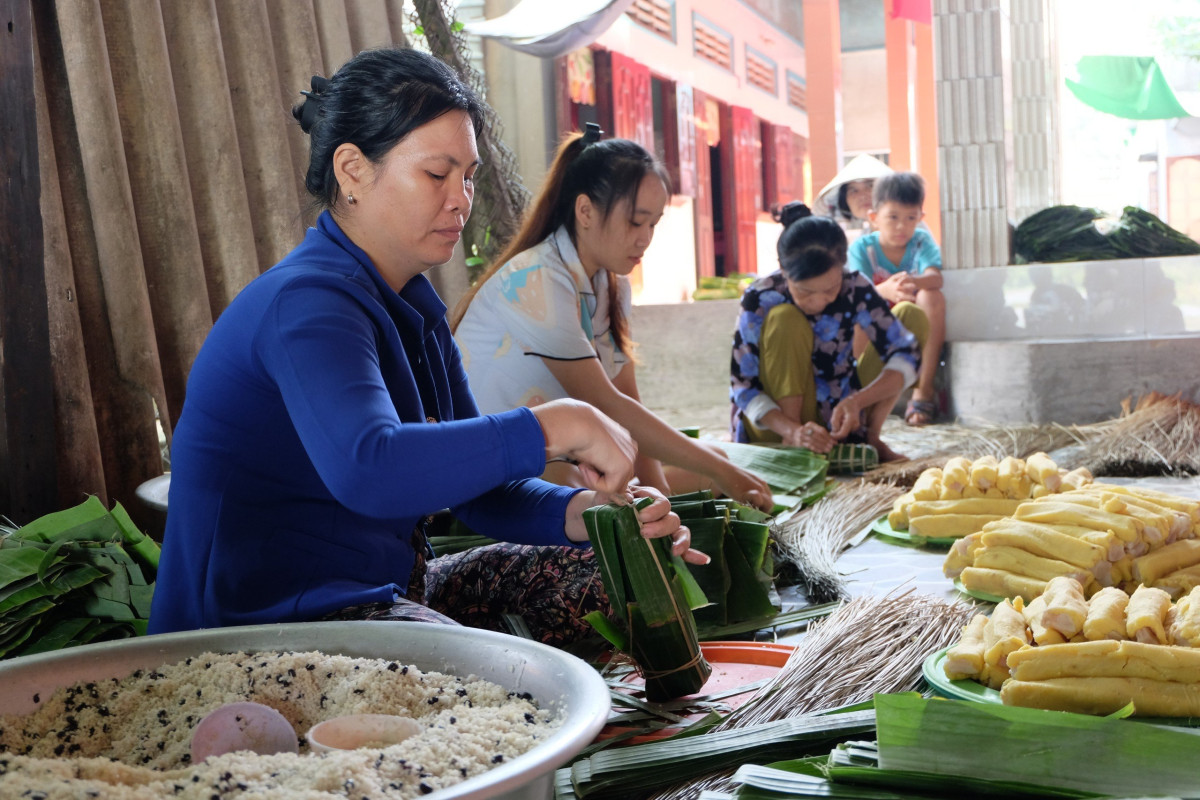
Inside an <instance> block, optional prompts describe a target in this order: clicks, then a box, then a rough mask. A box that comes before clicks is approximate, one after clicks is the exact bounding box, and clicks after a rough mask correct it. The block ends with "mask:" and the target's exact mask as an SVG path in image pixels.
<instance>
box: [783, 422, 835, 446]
mask: <svg viewBox="0 0 1200 800" xmlns="http://www.w3.org/2000/svg"><path fill="white" fill-rule="evenodd" d="M783 443H784V444H786V445H790V446H791V447H807V448H808V449H809V450H812V451H813V452H814V453H828V452H829V451H830V449H831V448H832V447H833V446H834V444H836V443H837V440H836V439H835V437H833V436H831V435H830V434H829V431H827V430H825V428H824V427H823V426H822V425H820V424H818V423H816V422H805V423H804V424H803V425H797V426H796V427H795V428H793V429H792V430H791V431H790V432H789V433H788V435H787V436H784V437H783Z"/></svg>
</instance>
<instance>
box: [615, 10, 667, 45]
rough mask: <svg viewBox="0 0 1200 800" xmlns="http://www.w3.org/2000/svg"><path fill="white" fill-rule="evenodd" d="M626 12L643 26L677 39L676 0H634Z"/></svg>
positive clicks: (660, 34)
mask: <svg viewBox="0 0 1200 800" xmlns="http://www.w3.org/2000/svg"><path fill="white" fill-rule="evenodd" d="M625 13H626V14H628V15H629V16H630V17H631V18H632V19H633V21H634V22H636V23H637V24H638V25H641V26H642V27H643V28H647V29H649V30H652V31H654V32H655V33H657V34H658V35H659V36H663V37H665V38H667V39H670V40H671V41H672V42H673V41H675V0H633V5H631V6H630V7H629V9H628V10H627V11H626V12H625Z"/></svg>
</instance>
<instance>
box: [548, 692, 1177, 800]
mask: <svg viewBox="0 0 1200 800" xmlns="http://www.w3.org/2000/svg"><path fill="white" fill-rule="evenodd" d="M875 713H876V737H875V740H874V741H870V740H867V741H849V742H846V743H844V744H841V745H838V747H837V748H836V749H835V750H833V751H832V752H831V753H830V754H829V755H823V756H811V757H807V758H794V759H793V760H789V761H778V762H770V760H769V758H760V757H757V754H752V755H750V757H748V758H746V759H745V760H744V761H743V766H742V767H740V768H739V769H738V770H737V772H736V773H735V774H734V776H733V779H732V783H733V787H731V789H729V790H725V791H704V792H700V793H699V794H698V795H697V796H698V797H699V798H700V800H734V798H736V799H737V800H768V798H770V800H782V799H783V798H797V797H822V798H864V797H873V798H891V799H892V800H909V799H910V798H911V800H929V798H933V797H995V798H1053V797H1077V798H1084V797H1124V798H1128V797H1148V796H1153V797H1195V796H1196V776H1195V763H1196V759H1197V758H1200V737H1197V736H1195V735H1193V734H1191V733H1189V732H1188V730H1187V729H1184V728H1171V727H1167V726H1159V725H1153V724H1148V723H1144V722H1135V721H1132V720H1125V719H1116V718H1113V717H1092V716H1086V715H1083V714H1071V713H1066V712H1061V711H1043V710H1041V709H1031V708H1017V707H1010V706H1003V705H991V704H983V703H973V702H967V701H962V700H944V699H941V698H932V699H930V698H923V697H921V696H919V695H916V694H895V695H886V694H881V695H876V697H875ZM810 752H811V751H810ZM1096 753H1103V754H1104V758H1100V759H1097V758H1096V757H1095V754H1096ZM564 777H565V776H562V777H560V781H559V785H560V787H562V788H564V789H565V788H566V783H565V780H564ZM572 788H574V787H572ZM584 796H587V793H586V792H584V793H577V792H574V791H570V790H568V791H562V790H560V791H559V792H558V794H557V797H558V798H559V800H566V798H574V797H584Z"/></svg>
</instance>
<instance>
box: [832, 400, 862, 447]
mask: <svg viewBox="0 0 1200 800" xmlns="http://www.w3.org/2000/svg"><path fill="white" fill-rule="evenodd" d="M829 427H830V429H831V430H830V436H832V437H833V439H834V440H836V441H839V442H840V441H841V440H842V439H845V438H846V437H847V436H849V435H850V434H851V433H853V432H854V431H856V430H858V429H859V428H860V427H862V407H861V405H860V398H859V395H858V394H852V395H847V396H846V397H843V398H842V400H841V402H840V403H838V404H837V405H836V406H834V407H833V414H832V415H830V417H829ZM825 452H829V451H828V450H826V451H825Z"/></svg>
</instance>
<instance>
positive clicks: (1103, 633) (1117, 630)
mask: <svg viewBox="0 0 1200 800" xmlns="http://www.w3.org/2000/svg"><path fill="white" fill-rule="evenodd" d="M1128 605H1129V595H1127V594H1125V592H1123V591H1121V590H1120V589H1117V588H1115V587H1111V586H1110V587H1107V588H1104V589H1101V590H1100V591H1098V592H1096V593H1095V594H1094V595H1092V597H1091V599H1090V600H1088V612H1087V619H1086V620H1084V623H1083V635H1084V637H1085V638H1087V639H1089V640H1090V641H1098V640H1101V639H1116V640H1118V641H1120V640H1123V639H1128V638H1129V634H1128V633H1127V632H1126V621H1125V608H1126V606H1128Z"/></svg>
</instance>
